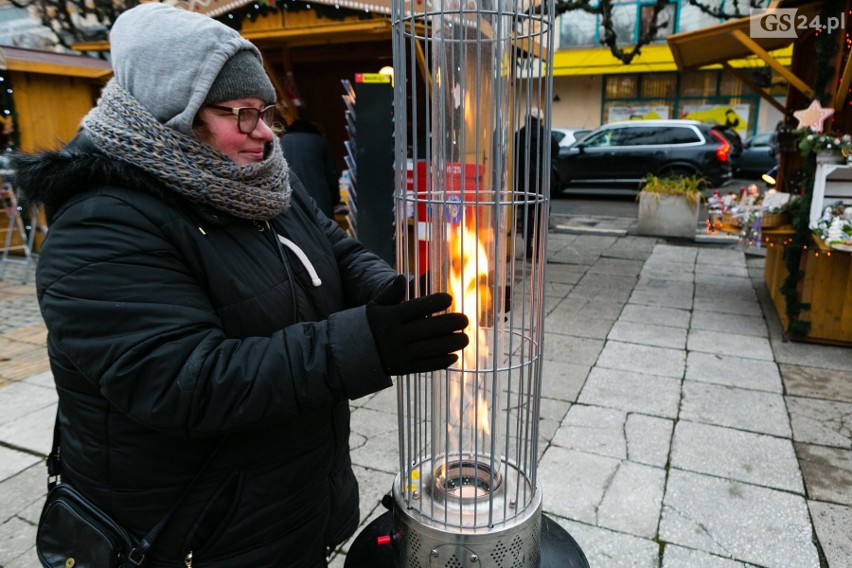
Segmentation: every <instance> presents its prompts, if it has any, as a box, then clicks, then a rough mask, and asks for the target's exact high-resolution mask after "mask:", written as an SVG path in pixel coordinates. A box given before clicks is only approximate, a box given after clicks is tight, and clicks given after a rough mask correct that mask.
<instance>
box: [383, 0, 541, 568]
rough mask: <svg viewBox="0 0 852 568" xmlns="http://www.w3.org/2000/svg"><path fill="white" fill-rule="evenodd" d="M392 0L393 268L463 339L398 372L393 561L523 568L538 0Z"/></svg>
mask: <svg viewBox="0 0 852 568" xmlns="http://www.w3.org/2000/svg"><path fill="white" fill-rule="evenodd" d="M392 10H393V13H392V18H393V55H394V127H395V137H396V140H395V141H396V144H395V148H396V154H395V169H396V172H395V174H396V175H395V180H396V182H395V183H396V187H395V194H394V195H395V201H396V246H397V262H398V268H399V269H400V270H401V271H409V272H412V273H414V274H415V276H416V278H414V280H413V282H414V288H413V292H412V293H413V294H414V295H415V296H419V295H422V294H424V293H427V292H428V291H438V290H441V291H447V292H449V293H450V294H451V295H452V296H453V306H452V307H451V308H450V309H451V310H452V311H460V312H464V313H465V314H467V315H468V317H469V319H470V326H469V327H468V329H467V330H466V332H467V334H468V335H469V337H470V339H471V343H470V345H469V346H468V347H467V348H466V349H465V350H464V351H463V352H461V353H460V354H459V360H458V362H457V363H456V364H454V365H453V366H452V367H451V368H450V369H448V370H446V371H441V372H434V373H425V374H415V375H407V376H403V377H399V379H398V381H397V396H398V413H399V446H400V473H399V474H398V476H397V477H396V479H395V481H394V486H393V496H394V524H395V532H394V535H395V548H396V553H395V554H396V564H397V566H400V567H403V566H404V567H420V568H425V567H426V566H442V567H447V568H455V567H462V566H495V567H501V568H502V567H512V568H514V567H523V566H537V565H538V560H539V554H540V534H539V533H540V526H541V504H542V495H541V488H540V487H539V486H538V482H537V463H538V458H539V448H538V436H539V430H538V424H539V414H540V398H541V373H542V339H543V331H544V298H545V293H544V287H545V275H544V272H545V256H544V251H545V249H546V244H547V243H546V242H547V218H548V215H547V214H548V205H549V201H550V197H549V193H550V191H549V183H550V171H551V154H550V150H551V143H550V136H549V132H550V101H551V100H552V80H551V75H550V73H549V72H548V69H547V65H546V58H547V54H549V53H551V52H552V44H553V38H552V33H551V30H552V14H553V1H552V0H548V2H546V3H523V2H508V1H504V0H466V1H459V0H433V1H429V0H394V1H393V7H392ZM535 119H539V122H536V120H535Z"/></svg>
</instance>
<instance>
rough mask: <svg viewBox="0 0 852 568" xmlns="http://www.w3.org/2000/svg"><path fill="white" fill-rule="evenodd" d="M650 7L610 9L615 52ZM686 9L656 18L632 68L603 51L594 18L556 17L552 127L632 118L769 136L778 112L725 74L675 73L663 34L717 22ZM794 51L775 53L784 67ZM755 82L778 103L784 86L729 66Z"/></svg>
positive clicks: (684, 0)
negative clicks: (653, 33) (653, 34)
mask: <svg viewBox="0 0 852 568" xmlns="http://www.w3.org/2000/svg"><path fill="white" fill-rule="evenodd" d="M653 5H654V3H653V2H651V1H647V0H627V1H619V2H616V3H615V6H614V10H613V23H614V28H615V30H616V33H617V37H618V43H619V46H622V47H624V48H625V49H629V48H630V47H632V46H633V45H634V44H635V42H636V39H637V38H638V37H639V33H640V30H641V29H644V26H647V25H648V21H649V19H650V18H651V17H652V15H653V12H652V10H653ZM721 21H722V20H719V19H718V18H714V17H712V16H710V15H708V14H706V13H704V12H702V11H701V9H700V8H698V7H697V6H694V5H690V4H689V2H688V0H675V1H674V2H671V3H670V4H669V5H668V7H667V8H666V9H665V10H664V11H663V12H662V13H661V14H660V15H659V16H658V22H660V24H662V25H661V28H660V30H659V31H658V34H657V35H658V37H659V38H660V39H658V40H657V41H655V42H654V43H652V44H650V45H646V46H644V47H643V48H642V50H641V53H640V55H638V56H637V57H636V58H634V59H633V61H632V62H631V63H630V64H624V63H622V62H621V61H620V60H619V59H617V58H616V57H614V56H613V55H612V54H611V52H610V50H609V48H608V47H602V46H601V38H602V33H603V28H602V26H601V22H600V16H598V15H596V14H590V13H587V12H584V11H582V10H574V11H571V12H568V13H565V14H562V15H561V16H558V17H557V20H556V30H557V33H556V35H555V43H556V45H555V46H554V49H555V53H554V56H553V75H554V79H553V94H554V97H553V107H552V108H553V117H552V123H553V126H555V127H583V128H593V127H597V126H600V125H601V124H605V123H608V122H615V121H618V120H631V119H634V120H635V119H643V118H646V119H658V118H690V119H696V120H701V121H703V122H713V123H727V124H730V125H731V126H733V127H734V128H735V129H736V130H737V131H738V132H739V134H740V136H741V137H743V138H747V137H749V136H751V135H752V134H755V133H757V132H765V131H770V130H773V129H774V128H775V125H776V124H777V123H778V121H780V120H781V119H782V115H781V113H780V112H779V111H778V110H776V109H775V108H774V107H773V106H772V105H770V104H767V103H766V102H765V101H762V100H761V99H760V97H759V96H758V95H757V94H756V93H755V92H754V91H753V90H751V89H750V88H749V87H748V86H747V85H746V84H745V83H744V82H743V81H742V80H741V79H740V78H738V77H737V76H735V75H734V73H732V72H731V71H730V70H728V69H725V68H722V67H721V66H715V67H711V68H708V69H701V70H696V71H687V72H678V70H677V65H676V64H675V61H674V58H673V56H672V53H671V51H670V49H669V47H668V45H666V43H665V37H666V36H667V35H669V34H675V33H681V32H689V31H695V30H699V29H702V28H707V27H710V26H715V25H717V24H719V23H721ZM791 53H792V47H789V48H787V49H785V50H781V51H780V52H776V53H774V55H775V57H776V58H777V59H778V60H779V61H780V62H782V63H783V64H785V65H789V62H790V54H791ZM732 65H733V66H735V67H737V68H738V69H739V71H740V72H741V73H743V74H745V75H746V76H748V77H749V78H750V79H751V80H752V82H753V83H755V84H758V85H760V86H762V87H769V89H770V92H771V93H772V94H773V95H774V96H775V97H776V98H777V100H778V101H780V102H783V100H784V98H785V96H786V92H787V84H786V82H784V81H783V80H781V79H780V78H778V77H773V75H772V73H771V72H770V70H769V68H768V67H767V66H766V65H765V64H764V63H763V62H762V61H761V60H759V59H757V58H756V57H755V58H748V59H743V60H739V61H737V62H732Z"/></svg>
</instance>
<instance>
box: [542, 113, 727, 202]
mask: <svg viewBox="0 0 852 568" xmlns="http://www.w3.org/2000/svg"><path fill="white" fill-rule="evenodd" d="M731 133H733V132H732V131H731V132H729V131H728V130H726V128H725V127H724V126H714V125H710V124H705V123H702V122H697V121H692V120H639V121H627V122H615V123H612V124H605V125H604V126H601V127H600V128H598V129H597V130H595V131H594V132H592V133H591V134H589V135H588V136H586V137H585V138H583V139H582V140H581V141H579V142H576V143H574V144H572V145H571V146H570V147H568V148H560V149H559V158H557V160H556V168H555V169H556V175H557V178H558V179H557V180H556V183H555V184H554V187H558V188H559V189H560V190H562V189H565V188H568V187H569V186H571V185H572V184H584V185H591V184H595V185H604V184H623V183H630V184H631V185H633V186H635V187H634V188H638V187H639V184H640V183H641V182H642V180H643V179H644V178H645V176H647V175H648V174H649V173H650V174H654V175H658V176H660V175H693V174H699V175H702V176H704V178H705V179H706V180H707V182H708V183H709V184H710V186H711V187H718V186H720V185H722V184H723V183H725V182H726V181H728V180H730V179H731V161H732V158H733V156H734V155H735V153H736V151H737V150H738V148H737V147H736V146H737V145H736V144H735V143H734V142H732V141H731V139H730V138H729V136H730V135H731ZM733 135H734V136H737V135H736V133H733Z"/></svg>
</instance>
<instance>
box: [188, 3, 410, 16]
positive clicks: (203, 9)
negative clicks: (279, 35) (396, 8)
mask: <svg viewBox="0 0 852 568" xmlns="http://www.w3.org/2000/svg"><path fill="white" fill-rule="evenodd" d="M254 1H255V0H178V2H176V3H175V5H176V6H177V7H179V8H183V9H185V10H189V11H190V12H200V13H202V14H207V15H208V16H212V17H214V18H215V17H216V16H221V15H222V14H227V13H228V12H230V11H231V10H236V9H237V8H241V7H242V6H245V5H247V4H251V3H252V2H254ZM314 1H315V2H317V3H319V4H327V5H329V6H340V7H341V8H349V9H350V10H359V11H364V12H376V13H379V14H388V15H390V13H391V0H314ZM417 2H418V3H420V4H422V0H417Z"/></svg>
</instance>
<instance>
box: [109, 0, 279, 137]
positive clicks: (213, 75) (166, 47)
mask: <svg viewBox="0 0 852 568" xmlns="http://www.w3.org/2000/svg"><path fill="white" fill-rule="evenodd" d="M110 51H111V55H112V67H113V71H114V72H115V78H114V80H115V81H116V82H117V83H118V84H119V86H121V87H122V88H124V90H126V91H127V92H129V93H130V94H131V95H133V97H134V98H135V99H136V100H137V101H139V102H140V103H141V104H142V106H144V107H145V108H146V109H148V111H149V112H150V113H151V114H153V115H154V117H155V118H156V119H157V120H158V121H159V122H160V123H161V124H164V125H166V126H168V127H170V128H173V129H175V130H177V131H179V132H182V133H184V134H186V135H188V136H194V135H193V133H192V121H193V119H194V118H195V115H196V114H197V113H198V111H199V109H200V108H201V107H202V106H204V104H207V103H210V102H221V101H226V100H229V99H234V98H241V97H246V96H253V97H259V98H261V99H262V100H263V101H264V102H267V103H273V102H275V99H276V96H275V89H274V88H273V86H272V83H271V82H270V81H269V77H267V76H266V73H265V72H264V70H263V65H262V59H261V56H260V51H258V49H257V48H256V47H255V46H254V45H252V43H251V42H249V41H248V40H246V39H245V38H243V37H242V36H241V35H240V34H239V32H237V31H236V30H234V29H232V28H229V27H228V26H226V25H225V24H223V23H221V22H219V21H216V20H214V19H213V18H211V17H209V16H205V15H203V14H198V13H195V12H190V11H188V10H182V9H179V8H174V7H172V6H169V5H167V4H161V3H159V2H147V3H143V4H139V5H138V6H135V7H133V8H131V9H130V10H127V11H125V12H122V14H121V15H119V17H118V18H117V19H116V20H115V23H114V24H113V26H112V30H110ZM214 95H215V96H214Z"/></svg>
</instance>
